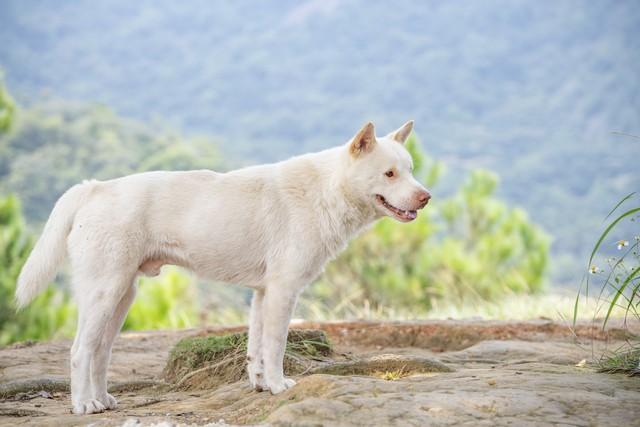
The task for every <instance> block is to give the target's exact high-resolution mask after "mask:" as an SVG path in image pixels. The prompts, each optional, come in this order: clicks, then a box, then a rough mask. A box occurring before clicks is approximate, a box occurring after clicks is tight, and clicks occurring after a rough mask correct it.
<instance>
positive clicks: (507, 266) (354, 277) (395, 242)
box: [310, 137, 549, 315]
mask: <svg viewBox="0 0 640 427" xmlns="http://www.w3.org/2000/svg"><path fill="white" fill-rule="evenodd" d="M408 148H409V150H410V151H411V152H412V155H413V157H414V163H415V166H416V173H417V175H418V176H419V177H420V179H422V180H423V181H424V182H425V183H426V184H427V186H428V187H431V188H432V187H433V185H435V184H436V182H437V181H438V178H439V177H440V175H441V174H442V173H443V167H442V165H441V164H439V163H434V162H432V161H429V160H428V159H425V158H424V156H423V154H422V152H421V150H420V147H419V144H418V143H417V140H416V139H415V137H412V139H411V140H410V141H409V142H408ZM497 184H498V179H497V177H496V175H495V174H493V173H490V172H487V171H482V170H477V171H473V172H472V173H471V174H470V176H469V177H468V178H467V180H466V182H465V183H464V185H463V186H462V187H461V188H460V189H459V190H458V191H457V192H456V193H455V194H453V195H452V196H451V197H448V198H443V199H440V200H439V199H438V196H437V193H436V196H435V197H434V200H433V202H432V203H431V204H430V205H429V206H427V208H426V209H425V210H423V211H422V212H421V213H420V214H419V216H418V219H417V220H415V221H413V222H412V223H410V224H398V223H397V222H395V221H393V220H391V219H388V218H387V219H383V220H382V221H380V222H378V223H377V224H376V225H375V226H374V227H373V228H372V230H370V231H369V232H367V233H366V234H364V235H363V236H361V237H360V238H358V239H356V240H355V241H353V242H352V243H351V245H350V246H349V248H348V249H347V250H346V251H345V252H344V253H343V254H342V255H341V256H340V257H338V259H337V260H336V261H334V262H333V263H331V264H329V265H328V266H327V269H326V272H325V274H324V275H323V276H322V278H321V279H320V281H319V283H317V284H316V285H314V286H312V288H311V291H310V294H311V295H312V298H314V299H317V298H319V299H320V300H321V301H323V302H324V303H325V304H326V305H327V306H329V307H336V306H340V305H341V304H342V305H343V306H344V304H345V301H348V302H349V303H351V304H354V305H361V304H363V303H368V304H370V305H372V306H373V307H387V308H389V307H390V308H397V309H408V310H410V311H416V312H424V311H425V310H429V309H431V308H433V307H434V306H436V305H438V304H440V305H445V304H455V305H459V306H461V305H464V304H473V303H477V302H480V301H498V300H499V299H500V298H501V297H503V296H506V295H509V294H518V293H537V292H539V291H540V290H541V289H542V287H543V282H544V277H545V272H546V267H547V260H548V250H549V239H548V238H547V236H546V235H545V233H544V232H542V230H541V229H540V228H539V227H538V226H536V225H535V224H533V223H531V221H530V220H529V219H528V217H527V215H526V213H525V212H524V211H523V210H521V209H518V208H512V207H509V206H507V205H506V204H505V203H504V202H503V201H501V200H499V199H498V198H496V196H495V191H496V187H497ZM337 315H340V314H339V313H337Z"/></svg>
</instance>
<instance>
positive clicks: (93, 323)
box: [71, 272, 133, 414]
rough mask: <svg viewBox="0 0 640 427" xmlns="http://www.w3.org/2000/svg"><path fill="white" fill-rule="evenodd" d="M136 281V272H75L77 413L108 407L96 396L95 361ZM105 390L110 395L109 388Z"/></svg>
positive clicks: (73, 390)
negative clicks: (128, 273)
mask: <svg viewBox="0 0 640 427" xmlns="http://www.w3.org/2000/svg"><path fill="white" fill-rule="evenodd" d="M132 280H133V275H131V276H127V277H123V276H120V275H118V274H116V275H114V276H112V277H100V276H97V277H96V276H94V275H91V274H88V275H86V274H84V275H83V274H80V273H79V272H74V282H76V296H77V301H78V323H79V324H78V332H77V335H76V338H75V341H74V344H73V347H72V354H71V401H72V404H73V412H74V413H75V414H93V413H96V412H102V411H104V410H105V409H106V407H105V405H104V404H103V403H102V402H100V401H99V400H97V399H96V398H95V397H94V393H93V391H94V390H92V384H91V383H92V381H91V379H92V366H91V364H92V363H91V362H92V361H93V360H94V359H95V357H96V352H97V351H98V350H99V348H100V345H101V343H102V339H103V336H104V334H105V332H106V330H107V327H108V324H109V321H110V320H111V319H112V318H113V314H114V310H115V308H116V307H117V306H118V304H119V303H120V301H121V300H122V299H123V297H124V296H125V294H126V293H127V291H128V289H129V288H130V286H131V283H132ZM105 385H106V384H105ZM104 392H105V394H106V390H105V391H104Z"/></svg>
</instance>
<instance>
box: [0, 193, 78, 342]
mask: <svg viewBox="0 0 640 427" xmlns="http://www.w3.org/2000/svg"><path fill="white" fill-rule="evenodd" d="M32 247H33V238H32V236H31V235H30V234H29V233H28V232H27V231H26V228H25V225H24V221H23V219H22V215H21V212H20V204H19V202H18V199H17V198H16V197H15V196H8V197H4V198H0V345H2V344H7V343H10V342H14V341H22V340H26V339H36V340H37V339H45V338H49V337H51V336H53V335H55V334H56V333H64V334H69V333H70V332H71V331H72V330H73V326H74V320H75V308H74V307H73V305H72V304H71V303H70V298H69V295H68V294H67V293H66V292H64V291H63V290H61V289H59V288H57V287H55V286H50V287H49V288H47V289H46V290H45V291H44V292H43V293H42V294H40V295H39V296H38V297H37V298H36V299H35V300H34V301H33V302H32V303H31V304H29V306H28V307H26V308H25V309H23V310H21V311H19V312H16V309H15V305H14V303H13V300H14V294H15V288H16V281H17V278H18V275H19V274H20V270H21V269H22V266H23V265H24V263H25V262H26V260H27V257H28V256H29V253H30V252H31V248H32Z"/></svg>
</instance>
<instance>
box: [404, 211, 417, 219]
mask: <svg viewBox="0 0 640 427" xmlns="http://www.w3.org/2000/svg"><path fill="white" fill-rule="evenodd" d="M405 212H406V214H405V216H406V217H407V219H410V220H414V219H416V218H417V217H418V211H405Z"/></svg>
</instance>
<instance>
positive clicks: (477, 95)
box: [0, 0, 640, 283]
mask: <svg viewBox="0 0 640 427" xmlns="http://www.w3.org/2000/svg"><path fill="white" fill-rule="evenodd" d="M0 40H2V44H1V45H0V66H2V67H4V68H5V70H6V77H7V82H8V85H9V87H10V88H11V89H12V91H13V92H14V94H15V96H16V98H17V99H18V101H20V102H22V103H23V104H27V105H29V104H39V103H41V102H42V100H43V98H47V97H55V98H63V99H75V100H81V101H90V102H94V101H97V102H100V103H105V104H107V105H110V106H112V107H113V108H114V109H115V110H116V111H117V112H118V113H120V114H123V115H125V116H131V117H135V118H138V119H142V120H147V121H150V120H154V119H155V120H158V118H161V120H162V122H163V123H168V124H169V125H170V126H172V127H177V128H179V129H181V130H182V131H184V132H187V133H190V132H200V133H209V134H213V135H216V136H218V137H219V138H220V139H221V140H222V141H223V142H222V149H223V150H224V151H225V152H226V154H227V156H232V157H234V158H236V159H241V160H240V162H245V163H252V162H259V161H269V160H275V159H281V158H285V157H287V156H289V155H291V154H296V153H300V152H304V151H308V150H313V149H319V148H324V147H326V146H329V145H333V144H336V143H339V142H342V141H344V140H346V139H347V138H348V137H349V136H350V135H351V134H352V133H353V132H354V131H355V130H357V128H358V127H359V126H360V124H361V123H362V122H363V121H365V120H368V119H372V120H374V121H375V122H376V123H377V124H378V125H379V128H381V129H382V131H387V130H390V129H391V128H393V127H396V126H398V125H399V124H400V123H402V122H403V121H404V120H406V119H407V118H414V119H415V120H416V122H417V130H418V132H419V135H420V136H421V138H422V141H423V145H424V146H425V148H426V149H427V150H428V151H429V152H430V154H431V155H432V156H434V157H435V158H438V159H442V160H444V161H446V163H447V164H448V167H449V174H448V179H449V183H448V184H446V183H445V185H444V186H443V189H444V190H442V191H447V189H452V188H454V187H455V185H454V184H458V183H459V181H460V179H461V178H459V177H462V176H463V175H464V174H463V172H464V171H466V170H468V169H472V168H477V167H483V168H488V169H491V170H495V171H497V172H498V173H499V175H500V176H501V177H502V182H501V186H500V188H501V192H502V193H501V195H502V196H504V197H506V198H507V199H508V200H509V201H511V202H512V203H514V204H519V205H521V206H523V207H524V208H526V209H527V210H528V211H529V212H530V215H531V217H532V218H533V219H534V220H535V221H537V222H539V223H541V224H542V225H543V226H544V227H545V228H546V229H547V230H548V231H549V232H550V233H551V234H552V235H553V236H554V237H555V241H554V243H553V253H554V257H553V267H554V274H555V278H556V280H558V281H560V282H569V281H572V280H574V283H575V277H576V275H579V272H580V269H583V266H582V264H579V263H578V260H579V259H581V257H583V256H584V255H585V253H586V251H587V249H586V248H588V247H589V246H590V244H591V243H592V241H593V236H595V235H596V234H597V233H596V231H597V230H594V227H596V228H597V226H598V225H599V224H600V221H601V219H602V218H603V217H604V215H605V214H606V212H607V211H608V209H609V208H610V207H611V206H612V205H613V204H614V203H615V201H616V200H617V199H618V198H619V197H620V196H622V195H623V194H626V193H627V192H629V191H632V190H636V189H638V188H639V187H640V174H639V173H638V166H637V164H638V162H637V159H638V158H639V157H640V142H639V141H636V140H633V139H626V138H622V137H619V136H616V135H612V134H611V132H612V131H622V132H630V133H636V134H637V133H640V120H639V119H640V80H639V79H638V78H637V76H638V73H639V72H640V55H638V54H637V52H640V3H638V2H637V1H632V0H629V1H613V0H612V1H589V2H585V1H562V2H535V1H517V2H513V1H500V0H490V1H483V2H476V1H472V0H468V1H460V2H436V1H398V2H393V4H391V3H387V2H367V1H364V0H354V1H346V0H345V1H338V0H334V1H306V2H297V1H277V2H276V1H267V2H260V3H255V2H215V3H212V2H207V1H189V2H171V1H168V0H166V1H150V0H147V1H140V2H126V1H124V0H115V1H110V2H91V1H79V2H73V3H64V4H63V3H60V2H56V1H53V0H43V1H31V0H26V1H4V2H2V4H0ZM25 167H26V168H28V167H29V165H26V164H25ZM435 196H436V197H438V196H439V195H438V194H436V195H435ZM25 207H26V209H27V212H28V211H29V209H30V207H29V203H28V202H26V203H25Z"/></svg>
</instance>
